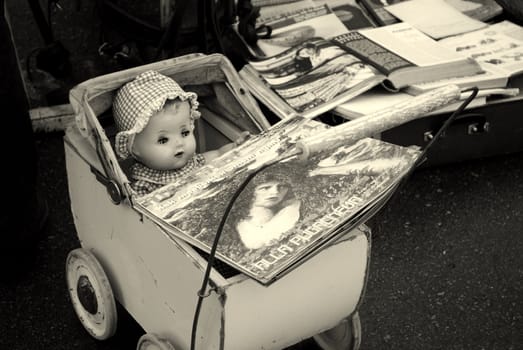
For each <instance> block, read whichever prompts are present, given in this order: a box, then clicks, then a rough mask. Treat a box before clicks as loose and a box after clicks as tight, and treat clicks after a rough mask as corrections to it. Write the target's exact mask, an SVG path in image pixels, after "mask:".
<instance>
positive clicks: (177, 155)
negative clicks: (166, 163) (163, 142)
mask: <svg viewBox="0 0 523 350" xmlns="http://www.w3.org/2000/svg"><path fill="white" fill-rule="evenodd" d="M182 156H183V152H178V153H176V154H175V155H174V158H181V157H182Z"/></svg>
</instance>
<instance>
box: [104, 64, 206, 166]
mask: <svg viewBox="0 0 523 350" xmlns="http://www.w3.org/2000/svg"><path fill="white" fill-rule="evenodd" d="M176 98H179V99H180V100H182V101H189V104H190V106H191V119H192V120H195V119H198V118H199V117H200V112H198V110H197V109H198V101H197V100H196V99H197V95H196V94H195V93H194V92H186V91H184V90H183V89H182V88H181V87H180V85H178V84H177V83H176V82H175V81H174V80H173V79H171V78H169V77H167V76H165V75H162V74H160V73H158V72H156V71H152V70H150V71H146V72H143V73H141V74H139V75H138V76H137V77H136V78H135V79H134V80H133V81H130V82H128V83H127V84H125V85H124V86H122V87H121V88H120V90H118V93H117V94H116V97H115V99H114V101H113V115H114V119H115V121H116V127H117V128H118V131H119V132H118V133H117V134H116V140H115V148H116V153H117V154H118V156H120V157H121V158H122V159H125V158H128V157H129V156H130V155H131V152H130V150H131V147H132V144H133V141H134V136H135V135H136V134H137V133H139V132H140V131H142V130H143V129H144V128H145V126H146V125H147V123H148V122H149V119H150V118H151V117H152V116H153V115H154V114H155V113H157V112H159V111H160V110H161V109H162V108H163V106H164V104H165V101H166V100H174V99H176Z"/></svg>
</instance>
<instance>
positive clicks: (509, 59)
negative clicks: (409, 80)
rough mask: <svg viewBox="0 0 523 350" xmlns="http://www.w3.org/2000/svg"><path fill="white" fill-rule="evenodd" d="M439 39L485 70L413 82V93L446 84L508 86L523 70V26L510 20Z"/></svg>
mask: <svg viewBox="0 0 523 350" xmlns="http://www.w3.org/2000/svg"><path fill="white" fill-rule="evenodd" d="M439 42H440V43H441V44H442V45H443V46H445V47H447V48H448V49H450V50H452V51H454V52H455V53H457V54H459V55H462V56H463V57H470V58H473V59H474V60H476V61H477V62H478V64H479V65H480V66H481V68H482V69H483V71H484V73H482V74H479V75H474V76H468V77H453V78H449V79H444V80H441V81H434V82H428V83H423V84H413V85H411V86H409V87H408V88H407V89H406V92H408V93H409V94H412V95H418V94H420V93H423V92H425V91H428V90H431V89H434V88H436V87H439V86H443V85H446V84H456V85H458V86H460V87H462V88H467V87H472V86H477V87H478V88H479V89H490V88H499V87H506V86H507V84H508V81H509V78H510V77H512V76H515V75H518V74H521V73H523V61H522V59H523V28H522V27H521V26H519V25H517V24H514V23H512V22H510V21H507V20H506V21H502V22H499V23H496V24H492V25H489V26H488V27H487V28H485V29H481V30H477V31H474V32H470V33H466V34H462V35H458V36H454V37H450V38H446V39H442V40H440V41H439Z"/></svg>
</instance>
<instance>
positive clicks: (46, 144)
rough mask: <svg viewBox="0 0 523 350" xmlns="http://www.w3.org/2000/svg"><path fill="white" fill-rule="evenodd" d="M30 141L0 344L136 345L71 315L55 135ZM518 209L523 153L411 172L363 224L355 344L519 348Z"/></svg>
mask: <svg viewBox="0 0 523 350" xmlns="http://www.w3.org/2000/svg"><path fill="white" fill-rule="evenodd" d="M12 4H15V3H14V2H13V3H12ZM16 6H18V5H16ZM20 6H22V5H20ZM15 12H16V11H15ZM24 13H25V12H24V11H22V10H20V12H17V19H20V18H24V17H23V15H24ZM25 15H27V14H26V13H25ZM20 20H21V19H20ZM33 39H34V38H33ZM24 42H25V43H26V44H28V45H29V43H30V42H31V39H30V38H28V39H27V41H24ZM79 45H80V44H79ZM77 48H78V51H80V48H79V47H77ZM35 137H36V141H35V142H36V148H37V151H38V175H39V177H38V190H39V191H40V193H41V194H42V196H43V197H44V198H45V199H46V201H47V203H48V206H49V216H48V220H47V223H46V226H45V228H44V231H43V235H42V236H41V239H40V240H39V242H38V245H37V249H36V252H35V256H34V263H33V264H32V265H31V266H30V268H29V269H28V270H27V273H25V274H23V275H20V276H19V278H18V279H17V280H15V281H11V282H2V283H1V284H0V335H1V336H0V349H13V350H40V349H41V350H47V349H53V350H60V349H64V350H65V349H68V350H69V349H82V350H83V349H85V350H87V349H90V350H95V349H98V350H109V349H111V350H119V349H122V350H123V349H134V348H135V347H136V342H137V340H138V338H139V336H140V335H141V334H142V332H143V331H142V329H141V328H140V327H139V326H138V325H137V324H136V323H135V322H134V320H132V318H131V317H129V316H128V315H127V314H126V313H125V311H124V310H119V316H120V320H119V326H118V331H117V333H116V335H115V336H114V337H113V338H111V339H109V340H105V341H98V340H95V339H93V338H91V337H90V336H89V335H88V334H87V332H86V331H85V330H84V329H83V327H82V325H81V323H80V322H79V320H78V319H77V317H76V315H75V313H74V310H73V308H72V306H71V303H70V299H69V295H68V291H67V287H66V282H65V259H66V256H67V254H68V253H69V252H70V251H71V250H72V249H75V248H77V247H79V246H80V243H79V242H78V239H77V237H76V233H75V226H74V222H73V218H72V215H71V211H70V200H69V196H68V189H67V173H66V169H65V160H64V150H63V143H62V137H63V132H61V131H55V132H45V133H44V132H39V133H36V135H35ZM507 137H510V135H507ZM522 213H523V154H522V153H514V154H508V155H497V156H494V157H489V158H484V159H475V160H469V161H466V162H462V163H455V164H444V165H440V166H434V167H430V168H425V169H419V170H417V171H416V172H414V174H413V175H412V176H411V177H410V178H409V179H408V181H407V183H406V184H405V186H404V187H402V188H401V190H400V191H398V192H397V194H396V195H395V196H394V197H393V198H392V199H391V201H390V202H389V203H388V204H387V205H386V206H385V207H384V208H383V209H382V211H381V212H379V213H378V214H377V215H376V216H375V217H374V218H373V219H371V220H370V221H369V222H368V225H369V226H370V227H371V229H372V248H371V255H370V268H369V271H368V281H367V287H366V290H365V293H364V294H363V301H362V304H361V305H360V308H359V312H360V315H361V322H362V328H363V339H362V345H361V349H362V350H381V349H423V350H425V349H456V350H458V349H459V350H461V349H471V350H472V349H473V350H476V349H500V350H501V349H503V350H506V349H514V350H517V349H523V235H522V230H523V215H522ZM310 317H314V315H310ZM302 348H303V349H310V350H312V349H317V347H316V346H314V345H313V344H312V343H311V342H307V343H304V344H303V345H302Z"/></svg>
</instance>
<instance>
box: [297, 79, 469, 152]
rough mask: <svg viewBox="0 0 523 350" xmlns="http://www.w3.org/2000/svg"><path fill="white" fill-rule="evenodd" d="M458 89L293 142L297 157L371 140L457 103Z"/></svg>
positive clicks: (433, 93) (442, 90) (437, 91)
mask: <svg viewBox="0 0 523 350" xmlns="http://www.w3.org/2000/svg"><path fill="white" fill-rule="evenodd" d="M460 95H461V89H460V88H459V87H458V86H457V85H446V86H443V87H440V88H436V89H433V90H431V91H428V92H425V93H423V94H420V95H418V96H416V97H415V98H413V99H411V100H409V101H405V102H401V103H398V104H396V105H394V106H392V107H387V108H386V109H382V110H379V111H377V112H374V113H372V114H369V115H365V116H362V117H360V118H357V119H355V120H352V121H350V122H348V123H344V124H341V125H339V126H335V127H332V128H329V129H327V130H326V131H324V132H321V133H319V134H317V135H314V136H312V137H308V138H306V139H303V140H299V141H298V142H297V143H296V148H297V149H296V153H297V155H298V158H300V159H303V160H304V159H307V158H308V157H309V156H310V155H311V154H314V153H317V152H320V151H321V150H324V149H329V148H334V147H338V146H341V145H342V144H351V143H354V142H356V141H358V140H359V139H362V138H364V137H370V136H372V135H375V134H377V133H380V132H383V131H385V130H388V129H390V128H393V127H395V126H398V125H401V124H404V123H406V122H408V121H411V120H414V119H417V118H420V117H423V116H425V115H426V114H427V113H429V112H431V111H433V110H436V109H438V108H441V107H443V106H445V105H447V104H449V103H451V102H455V101H457V100H459V98H460Z"/></svg>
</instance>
